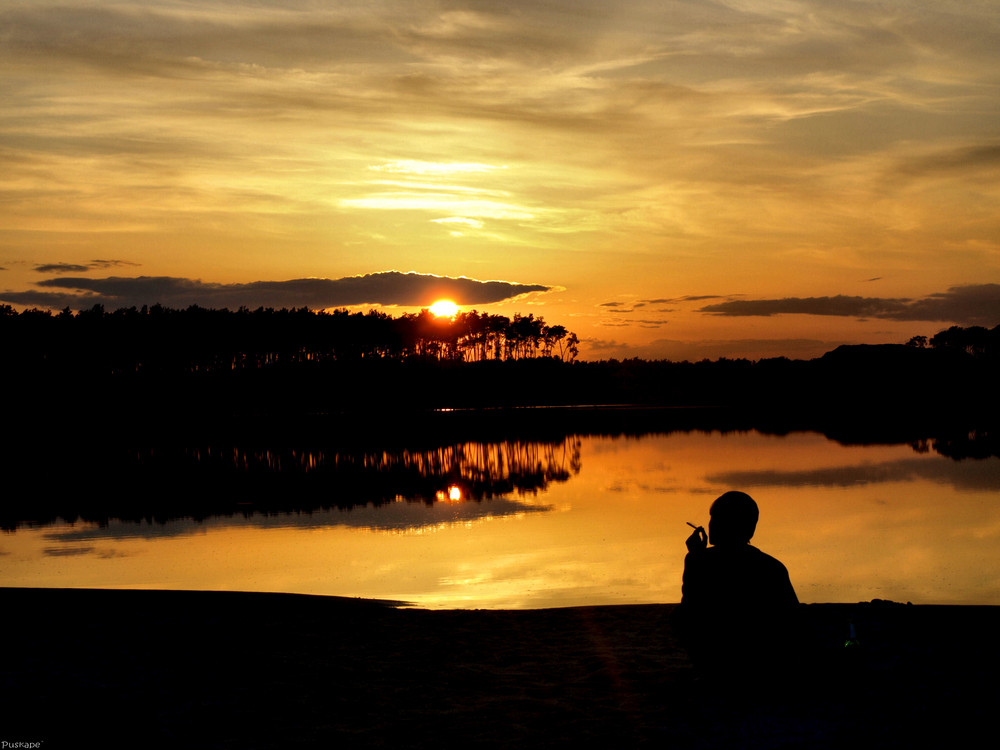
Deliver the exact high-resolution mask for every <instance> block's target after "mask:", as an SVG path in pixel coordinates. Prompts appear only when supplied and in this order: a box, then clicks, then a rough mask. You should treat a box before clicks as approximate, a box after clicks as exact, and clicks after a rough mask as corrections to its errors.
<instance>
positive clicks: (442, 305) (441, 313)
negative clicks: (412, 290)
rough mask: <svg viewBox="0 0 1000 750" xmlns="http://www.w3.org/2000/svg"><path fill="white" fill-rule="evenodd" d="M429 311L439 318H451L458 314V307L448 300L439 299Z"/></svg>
mask: <svg viewBox="0 0 1000 750" xmlns="http://www.w3.org/2000/svg"><path fill="white" fill-rule="evenodd" d="M429 309H430V311H431V312H432V313H434V314H435V315H437V316H438V317H439V318H451V317H453V316H454V315H455V313H457V312H458V305H456V304H455V303H454V302H452V301H451V300H450V299H439V300H438V301H437V302H435V303H434V304H433V305H431V306H430V308H429Z"/></svg>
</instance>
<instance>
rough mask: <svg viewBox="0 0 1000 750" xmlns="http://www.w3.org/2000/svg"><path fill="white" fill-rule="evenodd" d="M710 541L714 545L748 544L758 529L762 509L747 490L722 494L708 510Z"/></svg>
mask: <svg viewBox="0 0 1000 750" xmlns="http://www.w3.org/2000/svg"><path fill="white" fill-rule="evenodd" d="M708 514H709V516H710V517H711V518H710V520H709V522H708V541H710V542H711V543H712V544H713V545H715V546H719V545H720V544H721V545H732V544H746V543H748V542H749V541H750V540H751V539H752V538H753V533H754V532H755V531H756V530H757V518H758V517H759V515H760V511H759V510H758V509H757V503H755V502H754V500H753V498H752V497H750V496H749V495H748V494H747V493H745V492H726V493H725V494H723V495H720V496H719V497H718V498H717V499H716V501H715V502H714V503H712V507H711V508H710V509H709V511H708Z"/></svg>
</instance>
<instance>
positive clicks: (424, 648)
mask: <svg viewBox="0 0 1000 750" xmlns="http://www.w3.org/2000/svg"><path fill="white" fill-rule="evenodd" d="M0 605H2V612H3V620H4V635H5V640H4V646H5V658H4V660H3V665H2V667H0V675H2V677H0V686H2V688H0V689H2V694H0V700H2V703H0V705H2V714H0V742H4V743H7V745H6V746H7V747H11V746H15V745H14V743H17V742H21V743H30V744H24V745H22V747H30V746H36V747H40V748H43V749H44V750H55V749H56V748H63V747H67V748H68V747H175V748H202V747H211V748H240V749H243V748H289V747H352V746H353V747H375V748H378V747H392V748H400V747H428V748H440V747H451V746H456V745H459V744H464V745H466V746H468V747H496V748H501V747H503V748H511V747H513V748H519V750H520V749H523V748H535V747H537V748H542V747H544V748H550V747H581V748H582V747H589V746H597V745H598V744H599V745H602V746H609V747H640V746H641V747H654V746H655V747H664V748H670V747H691V748H730V747H741V748H755V747H756V748H778V747H811V748H839V747H857V746H865V747H874V746H879V747H914V746H916V747H921V746H923V747H927V746H932V745H935V744H938V743H940V744H941V745H942V746H955V745H956V744H958V743H960V742H961V741H962V740H963V739H969V740H971V739H972V738H973V737H978V736H979V735H980V734H982V732H983V731H984V730H985V731H987V732H989V722H991V721H992V716H993V712H994V709H995V705H996V700H997V698H998V697H1000V694H998V688H997V679H996V678H997V669H998V667H1000V644H998V643H997V640H996V638H995V634H996V633H997V632H998V626H1000V608H991V607H933V606H905V605H893V604H888V603H879V602H875V603H868V604H858V605H842V604H835V605H809V606H807V607H805V608H804V627H806V628H807V629H808V632H809V638H810V641H811V644H812V647H813V650H812V651H811V653H810V654H809V657H808V659H807V660H804V661H803V664H802V667H803V669H802V670H801V674H800V675H798V676H797V677H795V678H794V680H791V681H784V683H783V684H778V685H767V684H766V682H765V681H762V677H763V676H757V675H755V676H750V677H749V678H748V681H747V682H748V685H749V691H748V692H741V691H732V690H720V689H719V688H717V687H714V686H712V685H706V684H704V683H703V682H702V681H701V680H699V679H698V678H697V676H696V675H695V673H694V671H693V669H692V667H691V665H690V663H689V662H688V660H687V656H686V654H685V653H684V651H683V650H682V649H681V648H680V647H679V645H678V644H677V642H676V640H675V638H674V635H673V633H672V632H671V629H670V624H669V620H670V613H671V612H672V609H673V607H672V606H671V605H640V606H615V607H581V608H567V609H551V610H531V611H486V610H483V611H443V612H436V611H425V610H410V609H399V608H396V607H394V606H393V603H385V602H369V601H362V600H348V599H336V598H328V597H306V596H296V595H281V594H239V593H217V592H166V591H155V592H147V591H92V590H37V589H0ZM849 622H853V623H854V624H855V627H856V633H857V637H858V641H859V644H860V645H859V646H858V647H856V648H851V649H845V648H844V647H843V641H844V639H845V637H846V635H847V625H848V623H849ZM34 743H41V744H39V745H35V744H34Z"/></svg>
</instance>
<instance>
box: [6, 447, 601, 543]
mask: <svg viewBox="0 0 1000 750" xmlns="http://www.w3.org/2000/svg"><path fill="white" fill-rule="evenodd" d="M580 466H581V463H580V438H579V437H576V436H572V437H565V438H562V439H558V440H550V441H536V440H518V439H509V440H500V441H491V442H478V441H471V442H461V443H454V444H446V445H435V446H429V447H425V448H421V449H404V448H398V449H381V450H377V449H367V450H365V449H360V450H346V449H344V448H342V447H339V448H329V449H327V448H323V447H304V446H295V445H279V444H271V445H245V444H239V443H225V444H221V443H220V444H207V445H199V446H195V447H191V446H177V445H150V446H146V447H144V448H141V449H132V450H130V451H128V452H127V454H126V453H119V454H118V455H117V456H115V457H113V458H108V459H107V460H106V461H105V462H104V463H103V465H102V466H100V467H99V472H100V474H101V475H102V485H101V487H100V489H99V491H97V492H87V491H85V487H86V484H87V483H88V482H87V481H86V480H84V478H83V477H82V476H81V475H80V474H79V473H78V474H76V475H75V476H73V479H74V480H75V481H77V482H80V484H79V485H76V486H72V487H70V486H66V487H63V488H61V491H56V492H54V493H53V494H52V495H51V496H50V497H48V498H46V499H41V498H38V497H32V498H25V499H21V500H17V499H15V500H12V501H11V502H8V503H6V504H5V507H4V509H3V512H2V517H0V524H2V527H3V528H4V529H8V530H9V529H14V528H17V527H18V526H21V525H25V524H31V525H43V524H48V523H53V522H55V521H56V520H58V519H60V518H62V519H63V520H66V521H70V522H75V521H87V522H96V523H99V524H106V523H108V522H109V521H111V520H112V519H115V520H125V521H147V522H159V523H165V522H167V521H172V520H176V519H179V518H191V519H194V520H198V521H200V520H204V519H206V518H209V517H212V516H233V515H244V516H250V515H254V514H279V513H312V512H316V511H320V510H329V509H333V508H340V509H348V508H353V507H357V506H364V505H374V506H379V505H382V504H385V503H395V502H399V501H407V502H418V503H426V504H428V505H433V504H434V503H436V502H441V501H442V500H447V501H449V502H456V501H460V502H472V503H481V502H483V501H488V500H490V499H492V498H496V497H500V496H504V495H509V494H512V493H516V494H518V495H533V494H537V493H538V492H540V491H543V490H544V489H545V488H546V487H548V486H549V485H550V484H551V483H553V482H564V481H566V480H568V479H570V478H571V477H572V476H573V475H575V474H577V473H578V472H579V471H580ZM79 468H80V469H81V471H83V470H84V468H83V467H79ZM89 468H90V469H91V471H92V472H93V470H94V469H95V468H97V467H93V466H91V467H89ZM92 476H93V474H91V477H92ZM91 481H93V479H91Z"/></svg>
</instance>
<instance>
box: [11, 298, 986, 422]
mask: <svg viewBox="0 0 1000 750" xmlns="http://www.w3.org/2000/svg"><path fill="white" fill-rule="evenodd" d="M0 341H2V345H0V346H2V348H0V362H2V367H0V385H2V386H3V388H4V392H5V393H6V394H8V410H9V412H10V418H11V420H12V422H13V424H14V425H15V426H19V425H18V422H21V423H27V424H30V423H31V422H32V421H34V420H36V419H43V418H44V419H47V420H50V421H65V422H72V421H74V420H75V421H84V422H89V423H97V424H100V423H103V422H107V421H110V420H118V421H121V420H126V421H128V420H132V421H135V420H145V421H147V422H149V421H152V422H156V421H158V420H168V421H169V420H170V419H171V418H178V417H180V418H183V419H188V420H192V421H194V422H198V421H202V420H210V421H211V420H213V419H215V420H218V419H222V420H227V419H231V418H234V417H263V416H297V417H310V416H314V415H328V416H330V415H344V414H365V413H376V414H387V413H388V414H395V413H404V412H405V413H410V412H421V411H426V410H428V409H440V408H460V409H473V408H480V409H482V408H502V407H506V408H510V407H521V406H543V405H544V406H556V405H558V406H569V405H580V404H591V405H603V406H608V405H617V404H629V405H643V406H656V407H663V406H675V407H700V408H706V407H712V408H720V407H724V408H727V409H731V410H739V411H740V412H742V413H744V414H749V415H752V416H753V418H754V419H756V420H759V421H763V422H767V423H772V424H777V423H779V422H786V423H788V424H790V425H792V426H794V427H796V428H799V427H800V426H801V425H803V424H804V423H807V422H809V421H811V422H812V423H813V424H818V423H821V422H831V421H834V420H837V419H840V420H841V421H843V422H845V423H849V422H852V421H857V420H858V419H864V420H865V421H866V422H869V423H871V422H875V421H880V420H881V421H883V422H886V423H900V422H903V423H909V424H912V423H916V422H942V421H952V422H954V421H958V420H966V421H968V420H975V421H979V422H983V421H989V420H993V419H995V417H996V416H997V414H998V406H1000V396H998V395H997V389H996V388H995V387H994V384H995V383H996V382H997V381H998V377H997V376H998V374H1000V326H997V327H996V328H994V329H992V330H987V329H985V328H981V327H972V328H959V327H952V328H949V329H947V330H945V331H941V332H940V333H938V334H936V335H935V336H933V337H931V338H929V339H928V338H926V337H914V338H913V339H911V341H910V342H908V343H907V344H898V345H894V344H886V345H858V346H841V347H838V348H837V349H835V350H833V351H831V352H828V353H827V354H825V355H824V356H822V357H818V358H816V359H812V360H790V359H787V358H783V357H779V358H771V359H762V360H757V361H752V360H747V359H726V358H722V359H718V360H702V361H700V362H688V361H684V362H672V361H667V360H657V361H647V360H640V359H629V360H622V361H619V360H604V361H596V362H587V361H578V360H577V357H576V350H577V344H578V341H577V339H576V336H575V334H572V333H571V332H569V331H567V329H566V328H565V327H563V326H559V325H548V324H546V323H545V321H544V320H543V319H542V318H535V317H534V316H533V315H528V316H521V315H515V316H514V317H513V318H511V319H508V318H506V317H502V316H494V315H488V314H482V315H480V314H479V313H477V312H475V311H472V312H470V313H463V314H460V315H458V316H456V317H455V318H454V319H441V318H435V317H434V316H432V315H431V314H430V313H429V312H427V311H426V310H424V311H422V312H421V313H420V314H418V315H404V316H401V317H399V318H391V317H390V316H388V315H385V314H383V313H377V312H375V311H370V312H369V313H366V314H362V313H348V312H347V311H346V310H341V311H336V312H334V313H314V312H310V311H309V310H307V309H305V308H303V309H301V310H271V309H258V310H247V309H245V308H241V309H240V310H237V311H229V310H206V309H203V308H198V307H191V308H188V309H187V310H169V309H167V308H162V307H160V306H153V307H152V308H143V309H141V310H136V309H135V308H128V309H123V310H118V311H115V312H105V311H104V310H103V308H100V306H95V307H94V308H93V309H91V310H85V311H81V312H79V313H77V314H72V313H71V312H70V311H69V310H64V311H63V312H62V313H59V314H56V315H53V314H51V313H49V312H46V311H39V310H26V311H24V312H21V313H16V312H14V311H13V309H12V308H11V307H10V306H0Z"/></svg>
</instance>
